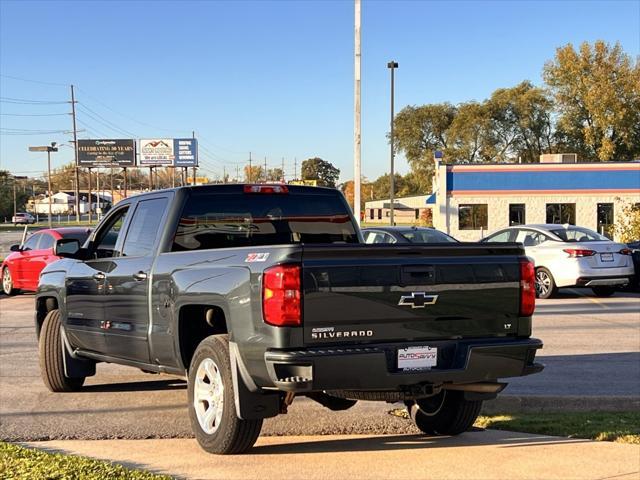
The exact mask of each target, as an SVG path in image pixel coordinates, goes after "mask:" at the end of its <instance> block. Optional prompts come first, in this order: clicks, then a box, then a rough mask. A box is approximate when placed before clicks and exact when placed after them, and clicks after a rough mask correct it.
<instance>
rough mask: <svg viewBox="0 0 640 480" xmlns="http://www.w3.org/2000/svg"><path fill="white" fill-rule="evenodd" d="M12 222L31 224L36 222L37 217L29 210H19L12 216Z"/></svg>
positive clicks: (15, 223)
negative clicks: (28, 211)
mask: <svg viewBox="0 0 640 480" xmlns="http://www.w3.org/2000/svg"><path fill="white" fill-rule="evenodd" d="M11 223H13V224H14V225H18V224H19V223H22V224H25V225H29V224H34V223H36V217H34V216H33V215H31V214H30V213H27V212H18V213H16V214H15V215H14V216H13V217H11Z"/></svg>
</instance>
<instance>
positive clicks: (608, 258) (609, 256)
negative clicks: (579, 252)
mask: <svg viewBox="0 0 640 480" xmlns="http://www.w3.org/2000/svg"><path fill="white" fill-rule="evenodd" d="M600 260H601V261H603V262H613V253H601V254H600Z"/></svg>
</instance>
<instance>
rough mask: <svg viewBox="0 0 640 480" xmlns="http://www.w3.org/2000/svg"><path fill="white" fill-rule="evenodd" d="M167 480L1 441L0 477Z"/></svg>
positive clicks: (113, 465)
mask: <svg viewBox="0 0 640 480" xmlns="http://www.w3.org/2000/svg"><path fill="white" fill-rule="evenodd" d="M36 478H37V479H42V480H45V479H46V480H72V479H83V480H85V479H86V480H102V479H107V478H108V479H110V480H169V479H170V478H171V477H167V476H163V475H155V474H153V473H149V472H143V471H140V470H131V469H129V468H125V467H123V466H122V465H116V464H112V463H108V462H102V461H99V460H93V459H90V458H85V457H77V456H73V455H62V454H59V453H47V452H43V451H40V450H35V449H31V448H24V447H21V446H18V445H13V444H11V443H6V442H0V480H9V479H16V480H17V479H24V480H27V479H36Z"/></svg>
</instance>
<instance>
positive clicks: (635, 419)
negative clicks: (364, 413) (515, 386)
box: [389, 409, 640, 444]
mask: <svg viewBox="0 0 640 480" xmlns="http://www.w3.org/2000/svg"><path fill="white" fill-rule="evenodd" d="M389 413H391V414H392V415H395V416H398V417H402V418H406V419H408V418H409V414H408V413H407V411H406V410H405V409H396V410H392V411H391V412H389ZM475 426H476V427H480V428H491V429H494V430H507V431H511V432H524V433H536V434H540V435H554V436H558V437H569V438H584V439H588V440H599V441H608V442H620V443H635V444H640V412H618V413H610V412H567V413H506V414H501V415H489V416H480V417H478V419H477V420H476V423H475Z"/></svg>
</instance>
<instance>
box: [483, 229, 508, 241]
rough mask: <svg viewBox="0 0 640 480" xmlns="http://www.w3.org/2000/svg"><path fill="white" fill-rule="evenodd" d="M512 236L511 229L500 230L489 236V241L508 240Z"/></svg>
mask: <svg viewBox="0 0 640 480" xmlns="http://www.w3.org/2000/svg"><path fill="white" fill-rule="evenodd" d="M510 237H511V230H505V231H504V232H499V233H496V234H495V235H493V236H492V237H489V238H487V240H486V241H487V242H508V241H509V238H510Z"/></svg>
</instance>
